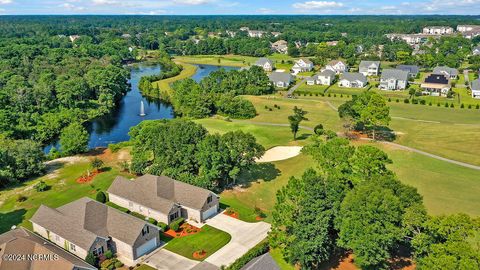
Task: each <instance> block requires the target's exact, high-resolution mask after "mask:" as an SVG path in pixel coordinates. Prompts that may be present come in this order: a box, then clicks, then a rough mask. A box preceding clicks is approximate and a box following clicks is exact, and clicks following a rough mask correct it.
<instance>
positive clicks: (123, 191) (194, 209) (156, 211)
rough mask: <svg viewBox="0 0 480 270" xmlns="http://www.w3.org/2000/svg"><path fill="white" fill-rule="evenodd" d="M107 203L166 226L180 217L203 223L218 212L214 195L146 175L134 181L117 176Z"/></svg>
mask: <svg viewBox="0 0 480 270" xmlns="http://www.w3.org/2000/svg"><path fill="white" fill-rule="evenodd" d="M108 196H109V200H110V202H113V203H115V204H117V205H120V206H122V207H125V208H127V209H129V210H130V211H133V212H137V213H140V214H142V215H144V216H147V217H150V218H153V219H155V220H157V221H160V222H163V223H166V224H170V223H171V222H172V221H173V220H175V219H177V218H179V217H184V218H185V219H187V220H188V219H190V220H192V221H195V222H204V221H205V220H206V219H207V218H209V217H211V216H213V215H215V214H216V213H217V212H218V209H219V197H218V195H216V194H215V193H213V192H211V191H209V190H207V189H204V188H199V187H196V186H193V185H189V184H187V183H184V182H181V181H176V180H173V179H172V178H170V177H167V176H155V175H151V174H146V175H143V176H141V177H138V178H137V179H135V180H129V179H126V178H124V177H122V176H117V178H115V181H113V183H112V185H111V186H110V188H109V189H108Z"/></svg>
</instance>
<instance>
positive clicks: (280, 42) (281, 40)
mask: <svg viewBox="0 0 480 270" xmlns="http://www.w3.org/2000/svg"><path fill="white" fill-rule="evenodd" d="M287 44H288V42H287V41H285V40H283V39H280V40H277V41H275V42H274V43H272V46H280V45H287Z"/></svg>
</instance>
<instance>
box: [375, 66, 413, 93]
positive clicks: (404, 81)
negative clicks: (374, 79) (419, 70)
mask: <svg viewBox="0 0 480 270" xmlns="http://www.w3.org/2000/svg"><path fill="white" fill-rule="evenodd" d="M407 85H408V72H407V71H404V70H400V69H384V70H383V72H382V77H381V78H380V85H379V86H378V88H380V89H381V90H404V89H406V88H407Z"/></svg>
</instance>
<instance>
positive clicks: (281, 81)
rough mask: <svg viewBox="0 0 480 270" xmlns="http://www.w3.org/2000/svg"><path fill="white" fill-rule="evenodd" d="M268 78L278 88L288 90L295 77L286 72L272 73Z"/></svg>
mask: <svg viewBox="0 0 480 270" xmlns="http://www.w3.org/2000/svg"><path fill="white" fill-rule="evenodd" d="M268 78H269V79H270V82H271V84H272V85H273V86H274V87H276V88H287V87H289V86H290V84H291V83H292V82H293V76H292V75H291V74H290V73H286V72H272V73H270V74H269V75H268Z"/></svg>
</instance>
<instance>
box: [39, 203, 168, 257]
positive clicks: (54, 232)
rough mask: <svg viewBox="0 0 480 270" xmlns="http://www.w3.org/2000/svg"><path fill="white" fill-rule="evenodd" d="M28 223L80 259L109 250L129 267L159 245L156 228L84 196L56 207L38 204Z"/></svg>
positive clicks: (157, 229)
mask: <svg viewBox="0 0 480 270" xmlns="http://www.w3.org/2000/svg"><path fill="white" fill-rule="evenodd" d="M30 221H31V222H32V224H33V231H34V232H36V233H38V234H40V235H41V236H43V237H44V238H46V239H48V240H50V241H51V242H53V243H54V244H56V245H58V246H60V247H62V248H64V249H65V250H67V251H69V252H71V253H73V254H75V255H76V256H78V257H80V258H82V259H85V258H86V257H87V255H88V254H89V253H93V255H95V256H100V255H102V254H104V253H105V252H106V251H107V250H110V251H112V252H113V253H114V254H117V257H118V258H119V259H120V260H121V261H122V262H124V263H125V264H131V263H132V262H133V261H135V260H136V259H138V258H139V257H141V256H142V255H144V254H147V253H149V252H150V251H152V250H154V249H156V248H157V247H158V246H159V245H160V237H159V228H158V227H157V226H154V225H152V224H149V223H148V222H145V221H143V220H141V219H138V218H136V217H133V216H131V215H129V214H126V213H123V212H121V211H119V210H117V209H114V208H112V207H109V206H107V205H105V204H102V203H99V202H97V201H94V200H92V199H90V198H86V197H84V198H81V199H79V200H76V201H74V202H71V203H68V204H66V205H63V206H61V207H58V208H50V207H48V206H45V205H41V206H40V208H39V209H38V210H37V212H36V213H35V214H34V215H33V217H32V218H31V219H30Z"/></svg>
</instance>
